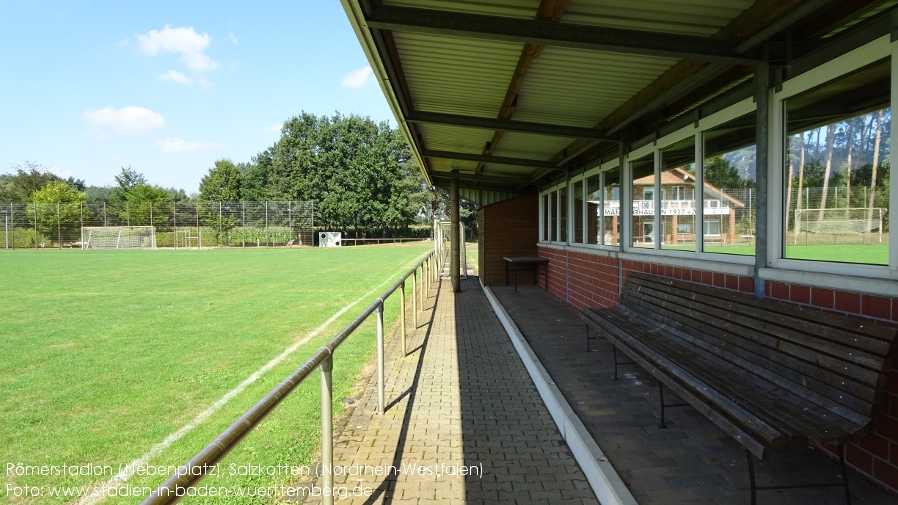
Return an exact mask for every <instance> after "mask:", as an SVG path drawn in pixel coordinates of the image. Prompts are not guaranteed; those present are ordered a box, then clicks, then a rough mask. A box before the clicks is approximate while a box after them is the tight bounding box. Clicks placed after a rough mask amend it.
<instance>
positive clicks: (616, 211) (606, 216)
mask: <svg viewBox="0 0 898 505" xmlns="http://www.w3.org/2000/svg"><path fill="white" fill-rule="evenodd" d="M602 175H603V178H604V180H605V187H604V189H603V190H602V195H603V197H604V200H603V202H604V205H603V206H602V232H603V235H602V243H603V244H605V245H608V246H618V245H620V209H621V207H620V168H614V169H612V170H608V171H606V172H604V173H603V174H602Z"/></svg>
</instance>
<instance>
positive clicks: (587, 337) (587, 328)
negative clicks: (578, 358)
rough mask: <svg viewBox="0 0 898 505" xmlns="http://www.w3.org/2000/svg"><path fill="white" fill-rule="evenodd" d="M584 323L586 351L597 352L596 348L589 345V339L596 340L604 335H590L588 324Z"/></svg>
mask: <svg viewBox="0 0 898 505" xmlns="http://www.w3.org/2000/svg"><path fill="white" fill-rule="evenodd" d="M584 324H585V325H586V352H599V350H598V349H593V348H592V347H590V346H589V342H590V341H591V340H598V339H600V338H604V336H603V335H599V336H597V337H591V336H590V333H589V324H588V323H584Z"/></svg>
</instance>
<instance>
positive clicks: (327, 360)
mask: <svg viewBox="0 0 898 505" xmlns="http://www.w3.org/2000/svg"><path fill="white" fill-rule="evenodd" d="M439 249H442V248H437V249H435V250H433V251H429V252H428V253H427V255H426V256H425V257H424V259H422V260H421V261H420V262H419V263H417V264H416V265H415V266H414V267H413V268H412V269H410V270H409V271H408V272H406V273H405V275H403V276H402V278H400V279H399V280H398V281H396V283H395V284H393V285H392V286H391V287H390V288H389V289H387V290H386V291H385V292H384V293H383V294H381V295H380V296H379V297H378V298H377V299H376V300H375V301H374V302H372V303H371V305H369V306H368V308H367V309H365V310H364V311H363V312H362V313H361V314H359V315H358V316H357V317H356V318H355V319H354V320H353V321H352V322H351V323H349V324H348V325H347V326H346V327H345V328H343V329H342V330H341V331H340V332H339V333H337V335H336V336H334V337H333V338H332V339H331V340H329V341H328V342H327V343H326V344H324V345H323V346H322V347H321V348H320V349H318V351H316V352H315V354H313V355H312V356H311V357H310V358H309V359H307V360H306V361H305V363H303V364H302V365H301V366H300V367H299V368H297V369H296V370H295V371H294V372H293V373H291V374H290V375H289V376H288V377H287V378H286V379H284V381H283V382H281V383H280V384H279V385H278V386H277V387H276V388H274V389H273V390H271V392H269V393H268V394H267V395H266V396H265V397H264V398H262V400H260V401H259V402H258V403H256V404H255V405H254V406H253V407H252V408H251V409H249V410H248V411H247V412H246V413H245V414H243V416H241V417H240V419H238V420H237V421H236V422H234V424H232V425H231V426H230V427H229V428H228V429H226V430H225V431H223V432H222V433H221V434H220V435H218V437H217V438H216V439H215V440H213V441H212V442H211V443H210V444H209V445H207V446H206V447H205V448H203V449H202V450H201V451H200V452H198V453H197V454H196V455H195V456H194V457H193V458H192V459H191V460H190V461H188V462H187V463H186V464H184V465H182V466H181V467H179V468H178V470H177V471H176V472H175V473H174V474H173V475H172V476H171V477H169V478H168V480H166V481H165V482H164V483H163V484H162V485H160V486H159V487H158V488H156V490H155V491H153V493H152V494H150V496H148V497H147V498H146V499H145V500H143V501H142V502H141V503H142V505H151V504H152V505H161V504H170V503H176V502H178V501H180V500H181V498H183V497H184V496H186V495H187V494H188V493H187V492H186V490H188V489H190V488H192V487H193V486H195V485H196V484H197V483H199V482H200V481H201V480H202V479H203V478H204V477H205V476H206V474H207V473H209V472H211V471H212V469H213V468H214V467H215V465H217V464H218V463H219V462H220V461H221V460H222V459H223V458H224V457H225V456H226V455H227V454H228V453H229V452H231V450H232V449H234V448H235V447H236V446H237V445H238V444H239V443H240V441H241V440H243V438H244V437H246V436H247V435H248V434H249V433H250V432H252V431H253V429H255V428H256V426H258V425H259V423H261V422H262V420H263V419H265V417H267V416H268V414H270V413H271V412H272V411H273V410H274V409H275V408H276V407H277V406H278V405H279V404H280V403H281V402H282V401H283V400H284V399H285V398H286V397H287V396H289V395H290V393H292V392H293V391H294V390H295V389H296V388H297V387H298V386H299V385H300V384H302V382H303V381H304V380H306V379H307V378H308V377H309V376H310V375H312V373H313V372H314V371H315V368H318V369H319V370H320V374H321V468H322V473H321V486H320V487H321V488H322V489H332V488H333V485H334V480H333V478H334V476H333V444H334V440H333V434H334V430H333V390H332V374H333V369H334V360H333V356H334V352H336V350H337V348H338V347H339V346H340V344H342V343H343V342H344V341H345V340H346V339H347V338H349V337H350V336H351V335H352V334H353V332H355V330H357V329H358V328H359V327H360V326H361V325H362V323H364V322H365V321H366V320H367V319H368V318H369V317H370V316H371V315H372V314H376V316H377V325H376V326H377V411H378V413H379V414H383V413H384V405H385V401H386V399H385V397H384V396H385V395H384V319H383V314H384V302H385V301H386V300H387V299H388V298H389V297H390V295H392V294H393V293H394V292H395V291H397V290H399V293H400V309H399V314H400V316H399V317H400V323H399V324H400V327H401V331H400V338H401V346H402V354H403V356H404V355H405V354H407V349H406V318H405V308H406V305H405V304H406V299H405V298H406V297H405V282H406V280H407V279H408V278H409V277H411V282H412V314H413V316H412V317H413V325H414V327H415V328H417V327H418V307H419V303H420V306H421V307H422V308H423V306H424V298H425V289H426V288H425V286H426V285H427V284H426V282H425V281H429V282H430V283H433V282H438V281H439V276H440V271H441V270H442V263H443V254H437V253H436V251H437V250H439ZM419 268H420V269H421V282H420V283H418V282H417V281H416V278H417V273H418V269H419ZM322 502H323V503H324V504H326V505H330V504H332V503H333V496H332V495H329V494H326V493H322Z"/></svg>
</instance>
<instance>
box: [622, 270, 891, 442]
mask: <svg viewBox="0 0 898 505" xmlns="http://www.w3.org/2000/svg"><path fill="white" fill-rule="evenodd" d="M621 304H622V305H624V306H632V307H634V308H635V307H639V308H641V309H642V310H643V311H644V310H648V311H649V314H651V317H653V318H656V319H658V320H659V321H662V322H664V323H666V324H668V325H670V326H671V327H672V328H674V329H682V330H683V332H684V333H688V334H689V335H690V336H691V337H694V338H695V341H694V342H693V344H695V345H699V346H701V347H702V349H704V350H707V351H708V352H713V353H715V354H716V355H717V356H721V357H722V359H726V360H727V361H728V362H731V363H732V364H733V366H734V367H736V366H738V367H742V368H743V369H745V370H748V371H749V372H751V373H754V374H756V375H758V376H759V377H763V378H764V379H765V380H766V381H769V382H773V383H775V384H777V385H778V386H780V387H783V388H786V389H787V390H789V391H792V392H794V393H796V394H799V395H801V396H802V397H803V398H806V399H808V400H810V401H812V402H814V403H816V404H817V405H820V406H821V407H822V408H825V409H827V410H830V411H832V412H835V413H838V414H839V415H841V416H843V417H845V418H847V419H851V420H853V421H854V422H856V423H858V424H860V425H862V426H866V425H869V424H870V423H871V422H872V419H873V418H874V417H875V416H876V413H877V408H878V405H879V403H880V401H881V399H882V393H883V391H884V389H885V384H886V377H887V375H888V373H889V369H890V368H891V363H892V357H893V354H894V352H895V350H896V348H895V346H894V345H893V343H894V341H895V336H896V333H898V332H896V329H894V328H889V327H886V326H882V325H874V324H872V323H871V322H869V321H863V320H859V319H852V318H849V317H846V316H840V315H837V314H829V313H825V312H822V311H819V310H816V309H812V308H808V307H802V306H799V305H795V304H791V303H785V302H778V301H775V300H769V299H760V298H756V297H754V296H752V295H748V294H745V293H740V292H736V291H730V290H725V289H721V288H716V287H712V286H706V285H702V284H696V283H692V282H686V281H681V280H677V279H671V278H666V277H658V276H654V275H650V274H644V273H638V272H633V273H630V274H629V276H628V278H627V281H626V283H625V285H624V291H623V293H622V296H621Z"/></svg>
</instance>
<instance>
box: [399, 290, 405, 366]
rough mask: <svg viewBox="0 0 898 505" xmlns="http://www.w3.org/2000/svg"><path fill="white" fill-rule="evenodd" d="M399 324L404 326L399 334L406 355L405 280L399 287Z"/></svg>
mask: <svg viewBox="0 0 898 505" xmlns="http://www.w3.org/2000/svg"><path fill="white" fill-rule="evenodd" d="M399 305H400V308H399V324H400V326H402V331H400V332H399V335H400V336H401V337H402V355H403V356H405V281H404V280H403V281H402V286H401V287H400V288H399Z"/></svg>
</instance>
